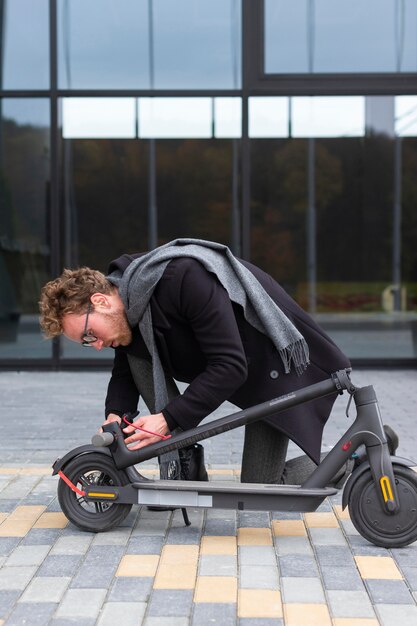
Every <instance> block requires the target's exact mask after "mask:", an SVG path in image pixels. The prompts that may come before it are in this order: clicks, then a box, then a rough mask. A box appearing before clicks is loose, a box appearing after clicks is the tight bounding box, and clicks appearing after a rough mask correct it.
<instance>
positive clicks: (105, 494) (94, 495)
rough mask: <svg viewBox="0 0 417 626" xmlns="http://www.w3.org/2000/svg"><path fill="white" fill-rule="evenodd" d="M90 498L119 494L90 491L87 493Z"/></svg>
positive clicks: (114, 496) (110, 496)
mask: <svg viewBox="0 0 417 626" xmlns="http://www.w3.org/2000/svg"><path fill="white" fill-rule="evenodd" d="M87 496H88V497H89V498H116V497H117V494H115V493H96V492H95V491H94V492H93V491H89V492H88V493H87Z"/></svg>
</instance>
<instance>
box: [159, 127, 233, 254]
mask: <svg viewBox="0 0 417 626" xmlns="http://www.w3.org/2000/svg"><path fill="white" fill-rule="evenodd" d="M155 143H156V148H155V150H156V179H157V182H156V188H157V204H158V232H159V243H165V242H167V241H170V240H171V239H174V238H176V237H197V238H201V239H209V240H214V241H220V242H222V243H225V244H227V245H231V239H232V228H231V214H232V210H235V211H237V210H238V207H237V206H236V204H235V203H236V198H237V197H238V196H239V192H238V180H237V166H236V163H237V162H238V159H239V154H238V151H237V149H236V143H237V142H236V141H233V140H225V139H223V140H216V139H207V140H182V141H179V140H170V141H163V140H159V141H156V142H155Z"/></svg>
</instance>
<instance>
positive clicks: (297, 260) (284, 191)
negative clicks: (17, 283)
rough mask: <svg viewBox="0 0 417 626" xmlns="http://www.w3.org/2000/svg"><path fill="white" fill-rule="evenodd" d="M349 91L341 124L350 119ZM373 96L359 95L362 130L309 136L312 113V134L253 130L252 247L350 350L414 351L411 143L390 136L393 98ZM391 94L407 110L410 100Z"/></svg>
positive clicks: (415, 193)
mask: <svg viewBox="0 0 417 626" xmlns="http://www.w3.org/2000/svg"><path fill="white" fill-rule="evenodd" d="M293 100H297V99H295V98H294V99H293ZM329 100H330V99H329ZM355 100H356V98H355V97H353V98H352V107H351V111H352V118H351V119H350V118H349V116H348V114H346V115H345V116H344V123H345V124H346V125H347V127H349V126H350V125H351V124H352V126H355V125H356V123H357V115H356V114H355ZM377 100H378V99H377V98H372V99H368V98H367V99H366V103H365V107H364V108H365V109H366V118H367V133H366V135H365V134H364V136H362V137H360V136H358V137H344V136H339V137H338V136H337V135H336V134H335V136H334V137H330V138H326V137H323V138H317V137H314V129H315V128H317V125H316V121H315V120H316V118H315V117H314V116H313V117H312V118H311V128H310V129H309V127H308V124H307V122H306V126H305V134H306V135H307V137H308V136H310V137H311V138H310V139H302V138H292V139H291V138H288V139H281V140H277V139H275V140H270V139H252V140H251V155H252V163H251V165H252V178H251V188H252V198H251V212H252V232H251V237H252V250H251V254H252V259H253V260H254V262H255V263H258V264H259V265H261V266H262V267H263V268H265V269H266V270H267V271H269V272H270V273H272V274H273V275H274V276H275V277H276V278H277V279H278V280H279V281H280V282H281V283H282V284H283V286H284V287H285V288H286V289H287V290H288V291H289V292H290V293H291V294H292V295H293V296H294V297H295V298H296V299H297V300H298V301H299V302H300V304H301V305H302V306H303V307H304V308H306V309H310V310H311V311H312V312H313V313H314V314H315V315H316V316H317V318H318V320H319V322H320V323H321V325H322V326H323V327H324V328H325V329H326V330H327V331H328V332H329V334H330V335H331V336H332V337H333V338H334V339H335V340H336V342H337V343H338V344H339V345H340V346H341V347H342V349H344V351H345V352H346V353H347V354H348V355H349V356H350V357H354V358H410V357H413V356H414V357H415V356H417V281H416V276H417V274H416V269H417V253H416V245H415V242H416V240H417V218H416V210H415V207H416V206H417V185H416V176H415V167H416V163H417V143H416V139H415V138H414V137H411V136H410V137H407V138H403V139H402V140H401V143H400V144H399V145H398V140H396V138H395V136H394V134H393V132H392V131H393V128H394V106H393V98H389V97H379V101H377ZM399 102H400V103H401V106H403V105H404V110H405V111H406V112H409V110H410V109H411V107H412V105H413V104H414V103H413V102H412V101H411V102H409V101H404V102H402V101H401V100H400V101H399ZM397 104H398V99H397ZM410 105H411V106H410ZM401 106H400V105H398V106H397V112H398V111H399V109H401ZM294 109H295V111H294V119H295V117H296V113H295V112H296V107H294ZM348 110H349V109H348V108H346V111H348ZM410 117H411V116H410ZM404 119H405V118H404ZM330 126H332V124H330ZM318 128H319V129H320V126H319V127H318ZM399 148H400V152H399V151H398V149H399ZM398 171H399V175H400V179H399V181H398V180H397V179H396V177H397V176H398V174H397V172H398ZM398 217H399V218H400V221H401V239H400V240H398V239H397V238H396V235H395V229H394V223H395V220H396V219H398ZM312 223H314V224H315V230H314V229H313V228H312V226H311V225H312ZM398 246H399V247H400V249H401V253H402V254H401V267H400V268H399V277H398V268H396V266H395V254H394V252H395V249H396V248H398ZM396 272H397V274H396ZM396 275H397V277H398V278H397V279H396V278H395V277H396ZM396 280H398V281H399V284H396ZM396 294H398V298H397V295H396Z"/></svg>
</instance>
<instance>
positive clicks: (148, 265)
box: [108, 239, 309, 413]
mask: <svg viewBox="0 0 417 626" xmlns="http://www.w3.org/2000/svg"><path fill="white" fill-rule="evenodd" d="M177 257H191V258H193V259H196V260H198V261H199V262H200V263H202V265H203V266H204V267H205V268H206V269H207V270H208V271H209V272H212V273H213V274H215V275H216V276H217V278H218V280H219V281H220V283H221V284H222V285H223V287H224V288H225V289H226V291H227V292H228V294H229V297H230V299H231V300H232V301H233V302H236V303H238V304H240V305H241V306H242V308H243V311H244V315H245V318H246V320H247V321H248V322H249V323H250V324H251V325H252V326H254V327H255V328H256V329H257V330H259V331H261V332H262V333H264V334H265V335H267V336H268V337H269V338H270V339H271V341H272V342H273V344H274V345H275V347H276V349H277V350H278V351H279V354H280V356H281V359H282V361H283V364H284V369H285V372H286V373H288V372H289V371H290V369H291V364H293V365H294V367H295V369H296V371H297V373H298V374H301V373H302V372H303V371H304V370H305V368H306V367H307V365H308V363H309V353H308V346H307V343H306V341H305V339H304V338H303V336H302V335H301V333H300V332H299V331H298V330H297V329H296V328H295V326H294V325H293V324H292V322H290V320H289V319H288V318H287V317H286V315H285V314H284V313H283V312H282V311H281V309H280V308H279V307H278V305H277V304H276V303H275V302H274V301H273V300H272V298H271V297H270V296H269V295H268V293H267V292H266V291H265V289H264V288H263V287H262V285H261V284H260V283H259V281H258V280H257V279H256V278H255V276H254V275H253V274H252V273H251V272H250V271H249V270H248V269H247V268H246V267H245V266H244V265H243V264H242V263H240V261H238V259H236V257H234V256H233V254H232V252H231V251H230V250H229V248H228V247H227V246H224V245H222V244H219V243H215V242H211V241H203V240H200V239H174V240H173V241H171V242H170V243H167V244H165V245H164V246H161V247H159V248H156V249H155V250H152V251H151V252H149V253H147V254H145V255H143V256H141V257H139V258H138V259H135V260H134V261H133V262H132V263H131V264H130V265H129V266H128V267H127V269H126V270H125V272H124V273H123V275H122V274H121V272H120V271H116V272H113V273H112V274H111V275H110V276H108V279H109V280H110V281H111V282H112V283H113V284H115V285H117V287H118V289H119V295H120V297H121V299H122V301H123V304H124V306H125V309H126V314H127V319H128V321H129V324H130V326H132V327H134V326H137V325H138V326H139V330H140V332H141V335H142V337H143V340H144V342H145V344H146V346H147V348H148V350H149V353H150V355H151V358H152V379H153V380H152V387H153V389H152V392H153V394H152V395H153V396H154V402H153V403H152V404H153V406H152V410H154V411H155V412H157V413H159V412H160V411H162V409H163V408H164V407H165V406H166V404H167V402H168V399H169V395H171V394H168V391H167V381H166V376H165V373H164V370H163V367H162V364H161V360H160V358H159V354H158V350H157V346H156V343H155V338H154V334H153V326H152V315H151V307H150V304H149V301H150V299H151V297H152V294H153V291H154V289H155V287H156V285H157V284H158V282H159V280H160V278H161V276H162V274H163V273H164V270H165V268H166V266H167V265H168V263H169V262H170V261H171V260H172V259H175V258H177ZM135 358H136V357H129V364H130V367H131V369H132V374H134V376H135V373H136V375H137V374H138V372H139V371H140V369H141V368H140V367H138V366H139V364H138V363H136V364H135ZM132 365H133V367H132ZM139 376H140V374H139ZM148 378H149V376H148ZM135 382H137V383H138V382H139V381H137V376H135ZM143 384H144V383H143V381H142V384H141V385H140V387H143ZM145 385H146V382H145ZM139 391H141V389H140V388H139ZM142 395H143V393H142ZM148 408H150V407H148Z"/></svg>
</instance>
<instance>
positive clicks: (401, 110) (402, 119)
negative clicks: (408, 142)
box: [395, 96, 417, 137]
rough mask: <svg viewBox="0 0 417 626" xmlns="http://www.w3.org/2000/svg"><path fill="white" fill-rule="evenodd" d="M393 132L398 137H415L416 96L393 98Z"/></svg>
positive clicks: (416, 127)
mask: <svg viewBox="0 0 417 626" xmlns="http://www.w3.org/2000/svg"><path fill="white" fill-rule="evenodd" d="M395 132H396V134H397V135H399V136H400V137H417V96H397V97H396V98H395Z"/></svg>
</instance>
